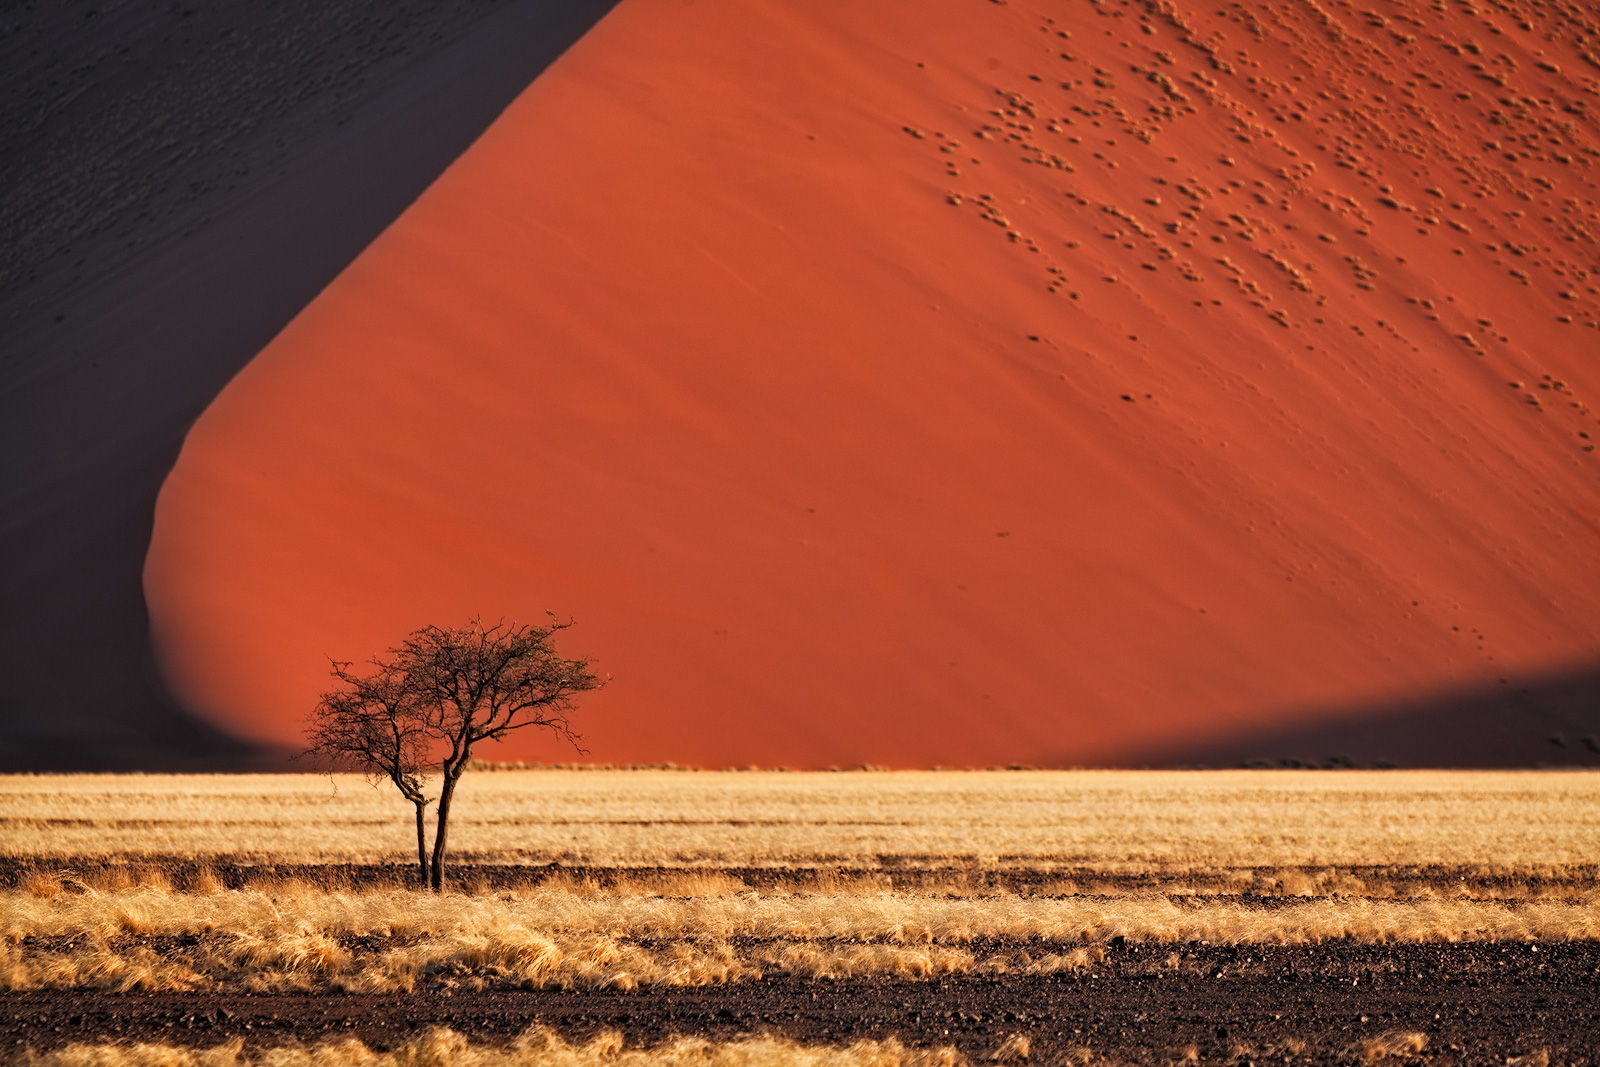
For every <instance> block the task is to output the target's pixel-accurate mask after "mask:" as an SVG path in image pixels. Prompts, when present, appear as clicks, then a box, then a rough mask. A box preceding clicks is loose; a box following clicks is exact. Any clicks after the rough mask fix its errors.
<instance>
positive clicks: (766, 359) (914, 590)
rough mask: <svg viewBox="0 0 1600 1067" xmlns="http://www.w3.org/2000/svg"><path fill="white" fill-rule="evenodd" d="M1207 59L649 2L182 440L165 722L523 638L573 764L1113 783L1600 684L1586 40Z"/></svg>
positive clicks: (168, 502)
mask: <svg viewBox="0 0 1600 1067" xmlns="http://www.w3.org/2000/svg"><path fill="white" fill-rule="evenodd" d="M1391 6H1393V5H1391ZM1227 10H1228V11H1230V12H1232V14H1230V15H1228V16H1221V15H1219V14H1218V13H1217V12H1218V9H1217V8H1216V7H1215V6H1214V5H1197V4H1193V3H1183V2H1180V3H1179V4H1177V5H1176V7H1175V8H1174V11H1175V14H1173V15H1172V16H1170V17H1169V16H1165V15H1163V16H1159V17H1158V16H1155V15H1150V14H1147V13H1146V9H1145V8H1144V7H1142V6H1136V5H1124V4H1117V3H1112V2H1108V3H1105V4H1101V5H1087V4H1084V5H1074V6H1071V7H1062V8H1056V7H1054V6H1037V7H1036V6H1035V5H1032V4H1027V3H1018V2H1012V3H1010V4H1006V5H998V4H991V3H978V2H974V0H926V2H918V3H909V2H902V3H888V2H882V3H869V4H810V3H801V2H771V3H747V4H737V5H729V4H693V5H689V4H683V3H678V2H669V0H624V2H623V3H622V4H621V6H620V7H618V8H617V9H616V10H615V11H614V12H613V13H612V14H611V15H610V16H609V17H608V18H606V19H605V20H604V21H603V22H602V23H601V24H600V25H599V26H598V27H596V28H595V29H594V30H593V31H592V32H591V33H590V34H589V35H588V36H587V37H586V38H584V40H582V41H581V42H580V43H579V44H578V45H577V46H576V47H575V48H574V49H573V50H572V51H571V52H570V53H569V54H568V55H567V56H565V57H564V58H563V59H562V60H561V61H559V62H558V63H557V64H556V65H555V66H554V67H553V68H551V69H550V71H549V72H548V73H547V74H545V75H544V76H543V77H541V78H540V79H539V80H538V81H536V82H535V83H534V84H533V85H531V86H530V87H529V88H528V89H527V91H526V92H524V93H523V95H522V96H521V98H520V99H519V100H518V101H517V102H516V103H515V104H514V105H513V106H512V107H511V108H510V109H509V110H508V111H507V112H506V113H505V114H504V115H503V116H502V117H501V118H500V120H499V121H498V122H497V123H496V124H495V125H494V126H493V127H492V128H491V129H490V130H489V132H488V133H487V134H486V135H485V136H484V137H483V138H482V140H481V141H480V142H479V143H478V144H476V145H475V146H474V147H473V148H472V149H471V150H470V151H468V152H467V153H466V155H464V156H463V157H462V158H461V159H460V160H459V161H458V162H457V163H456V164H455V165H454V166H453V167H452V168H451V169H450V170H449V171H448V172H447V173H446V174H445V175H444V176H443V177H441V178H440V180H439V181H438V182H437V183H436V184H435V185H434V186H433V187H432V188H431V189H430V190H429V192H428V193H427V194H426V195H425V196H423V197H422V199H420V200H419V201H418V202H417V203H416V204H415V205H414V206H413V207H412V208H411V210H409V211H408V212H407V213H406V214H405V215H404V216H403V217H402V218H401V219H400V220H399V221H397V222H396V223H395V224H394V225H393V226H392V227H391V228H390V229H389V231H388V232H387V233H385V234H384V236H383V237H382V238H380V239H379V240H378V241H377V242H375V243H374V244H373V245H372V247H371V248H369V249H368V250H367V252H366V253H365V254H364V255H362V256H361V257H360V258H359V259H358V260H356V261H355V262H354V263H353V264H351V266H350V267H349V268H348V269H347V270H346V271H345V272H344V274H343V275H341V277H340V278H339V279H338V280H337V281H336V282H335V283H334V284H333V285H331V286H330V287H329V288H328V289H327V290H326V291H325V292H324V293H323V294H322V295H321V296H320V297H319V298H318V299H317V300H316V301H315V302H314V303H313V304H312V305H311V306H310V307H308V308H307V309H306V310H305V312H304V313H303V314H301V315H300V316H299V318H297V319H296V320H295V321H294V322H293V323H292V324H291V325H290V326H289V327H288V328H287V329H286V330H285V331H284V332H283V333H282V334H281V335H280V336H279V337H278V338H277V339H276V340H275V341H274V342H273V343H272V344H271V345H270V346H269V347H268V348H267V349H266V350H265V351H264V352H262V353H261V355H260V356H259V357H258V358H257V359H256V360H255V361H254V362H253V363H252V364H251V365H250V366H249V367H248V368H247V369H246V370H245V371H244V372H243V373H242V374H240V375H239V377H238V378H237V380H235V381H234V382H233V384H232V385H230V386H229V388H228V389H227V390H226V391H225V392H224V393H223V395H222V396H221V397H220V398H219V399H218V400H217V401H216V403H215V404H214V405H213V406H212V407H211V409H210V410H209V411H208V412H207V413H206V414H205V416H204V417H203V418H202V419H201V420H200V421H199V423H198V424H197V425H196V426H195V428H194V430H193V431H192V432H191V434H190V435H189V438H188V442H187V445H186V447H185V449H184V452H183V455H182V457H181V459H180V460H179V462H178V464H177V467H176V469H175V470H174V471H173V473H172V475H171V477H170V478H169V480H168V482H167V484H166V487H165V489H164V490H163V493H162V496H161V500H160V506H159V510H158V514H157V523H156V530H155V537H154V541H153V544H152V547H151V551H150V556H149V560H148V564H147V569H146V587H147V592H148V596H149V601H150V606H151V612H152V618H153V623H154V628H155V633H156V636H157V641H158V647H159V650H160V653H161V657H162V663H163V665H164V669H165V671H166V673H167V676H168V678H169V679H170V681H171V683H172V685H173V686H174V687H175V689H176V691H177V692H178V693H179V694H180V696H181V697H182V698H183V699H184V700H185V701H187V702H188V703H189V704H190V705H191V706H193V707H195V708H196V709H199V710H201V711H202V712H203V713H205V714H207V715H209V716H210V717H212V718H214V719H215V720H216V721H218V722H219V723H222V724H224V725H226V726H228V727H231V728H233V729H237V730H239V731H242V732H244V733H246V734H248V735H250V736H253V737H258V738H264V739H270V740H275V741H280V742H286V743H290V744H293V743H295V742H296V741H297V740H298V738H299V731H300V720H301V718H302V716H303V715H304V714H305V712H306V711H307V710H308V708H309V707H310V706H311V704H312V703H313V702H314V701H315V699H316V696H317V694H318V692H319V691H320V690H321V689H322V688H323V687H324V684H325V682H326V679H327V675H326V657H327V656H334V657H337V658H340V659H358V660H359V659H362V658H365V657H366V656H367V655H369V654H371V653H373V652H376V651H379V650H381V649H382V648H384V647H387V646H389V645H391V644H393V643H395V642H397V641H398V640H399V639H400V638H401V637H402V636H403V635H404V634H405V633H406V632H407V631H409V630H411V629H413V628H415V627H417V626H420V625H423V624H426V623H432V622H437V623H443V624H455V623H459V622H461V621H464V620H465V619H466V618H467V617H469V616H473V615H483V616H485V617H488V618H491V619H492V618H499V617H501V616H504V617H507V618H513V619H519V620H523V621H537V620H539V619H541V618H544V617H545V616H544V612H545V611H546V610H547V609H548V610H553V611H556V612H558V613H560V614H561V615H563V616H565V615H568V614H570V615H572V616H574V617H575V618H576V619H577V620H578V623H579V625H578V626H577V627H576V628H574V629H573V630H571V631H568V632H567V633H566V634H564V635H563V640H564V642H565V645H564V646H563V647H564V648H565V649H566V650H568V651H570V652H573V653H580V652H581V653H585V654H588V655H592V656H593V657H595V658H596V659H597V661H598V666H599V668H600V669H601V670H602V671H607V672H610V673H612V674H613V675H614V680H613V682H612V684H611V685H610V686H609V687H608V688H607V689H606V690H605V691H603V692H602V693H601V694H599V695H596V696H594V697H593V698H592V699H590V700H588V701H587V702H586V704H585V705H584V708H583V711H582V712H581V713H580V717H579V720H578V722H577V726H578V728H579V729H580V731H581V732H582V733H583V734H584V736H585V744H586V746H587V747H588V749H589V750H590V752H591V754H592V756H593V757H594V758H596V759H602V760H624V761H636V760H638V761H657V760H676V761H682V762H695V763H702V764H713V765H721V764H728V763H735V764H741V765H742V764H747V763H755V764H761V765H778V764H786V765H791V766H807V765H824V766H825V765H827V764H830V763H840V764H843V763H846V762H860V761H871V762H876V763H887V764H893V765H916V764H921V765H929V764H940V763H953V764H962V765H966V764H986V763H998V762H1013V761H1016V762H1069V763H1090V762H1114V761H1117V760H1137V759H1138V757H1139V754H1140V753H1142V752H1147V751H1150V750H1152V749H1153V748H1156V747H1160V748H1162V749H1169V748H1170V747H1171V746H1173V745H1182V744H1184V743H1187V742H1191V741H1192V742H1197V743H1198V742H1201V741H1206V740H1212V739H1216V738H1219V737H1225V736H1228V735H1230V734H1232V733H1236V732H1239V731H1246V730H1250V729H1252V728H1255V727H1258V726H1260V725H1262V724H1266V723H1277V724H1282V723H1285V722H1291V721H1294V720H1295V718H1296V717H1297V716H1299V717H1305V716H1311V715H1315V714H1327V713H1328V712H1327V711H1326V709H1339V708H1343V709H1347V711H1348V713H1356V712H1358V711H1359V709H1360V708H1362V707H1366V706H1372V705H1375V704H1378V703H1381V702H1387V701H1394V700H1402V699H1406V698H1410V697H1416V696H1418V695H1421V694H1425V693H1429V692H1433V691H1436V690H1438V689H1440V688H1442V687H1447V686H1453V685H1461V684H1471V683H1476V682H1489V683H1494V682H1495V681H1496V680H1497V679H1498V678H1500V677H1515V676H1521V675H1524V674H1527V673H1531V672H1537V671H1541V670H1545V669H1548V668H1551V667H1555V666H1559V665H1563V664H1570V663H1574V662H1581V661H1585V660H1588V659H1592V657H1593V656H1594V655H1595V653H1596V651H1597V645H1600V642H1597V636H1600V553H1596V552H1595V551H1594V546H1595V542H1596V537H1597V533H1600V501H1597V499H1596V496H1595V491H1594V486H1595V485H1596V477H1597V475H1600V466H1597V463H1600V460H1597V458H1596V454H1595V453H1594V452H1593V451H1592V450H1591V448H1592V445H1591V442H1593V441H1594V440H1595V439H1596V438H1597V437H1600V423H1597V415H1600V412H1596V411H1592V410H1591V409H1590V408H1589V406H1588V405H1589V404H1590V403H1596V404H1600V375H1597V373H1596V371H1595V368H1594V365H1593V360H1592V358H1586V357H1587V356H1591V355H1592V353H1593V352H1594V351H1595V350H1596V348H1597V346H1600V333H1597V331H1596V329H1595V321H1596V313H1597V308H1600V297H1597V294H1596V285H1597V284H1600V283H1597V280H1596V277H1595V276H1594V272H1595V271H1596V269H1597V267H1600V262H1597V254H1596V244H1595V241H1596V237H1597V235H1600V221H1597V218H1596V191H1595V186H1594V178H1593V167H1594V164H1595V162H1596V161H1597V159H1600V156H1597V155H1596V153H1595V149H1596V147H1597V145H1600V138H1597V137H1596V129H1595V124H1594V118H1593V114H1594V111H1595V109H1596V108H1600V98H1597V97H1596V96H1595V95H1594V91H1595V85H1596V82H1595V78H1594V76H1593V75H1594V74H1596V73H1600V72H1597V71H1595V70H1594V69H1593V68H1589V67H1586V66H1585V64H1584V62H1583V60H1582V59H1581V58H1580V57H1579V54H1578V53H1579V51H1580V49H1579V48H1578V47H1577V46H1576V45H1575V44H1573V42H1574V41H1575V40H1576V39H1577V37H1578V36H1579V35H1580V34H1582V33H1591V34H1592V33H1593V32H1595V30H1596V29H1597V28H1600V25H1580V24H1578V23H1575V22H1573V21H1571V20H1572V19H1573V18H1576V17H1578V16H1574V15H1571V14H1570V13H1569V14H1568V15H1566V16H1562V18H1565V19H1567V20H1568V21H1565V22H1563V21H1559V20H1557V19H1556V17H1554V16H1550V15H1548V14H1546V13H1542V12H1533V11H1532V10H1531V9H1530V12H1529V13H1528V14H1527V15H1526V16H1525V17H1526V18H1527V19H1529V20H1531V21H1529V23H1528V25H1529V26H1530V27H1532V28H1531V29H1530V28H1524V27H1522V26H1519V24H1518V18H1519V16H1518V15H1517V14H1516V13H1514V12H1513V13H1510V14H1508V13H1507V12H1505V11H1502V10H1500V9H1498V8H1496V9H1492V10H1491V9H1488V8H1485V9H1481V10H1480V12H1479V13H1478V14H1477V15H1476V16H1471V17H1469V16H1467V15H1465V14H1461V13H1459V12H1458V11H1457V10H1456V8H1455V6H1454V5H1452V6H1451V9H1450V13H1442V12H1440V11H1438V10H1436V9H1435V8H1434V7H1431V6H1428V5H1425V4H1419V5H1409V6H1403V7H1394V10H1393V11H1389V9H1388V8H1386V9H1385V11H1386V12H1388V14H1386V15H1367V14H1362V13H1359V12H1356V11H1355V10H1354V9H1350V8H1335V9H1319V8H1316V7H1314V6H1301V5H1269V4H1263V3H1255V4H1249V5H1245V6H1235V7H1233V8H1229V9H1227ZM1047 15H1050V16H1053V17H1054V18H1056V20H1057V21H1051V18H1050V17H1047ZM1590 21H1591V22H1592V23H1595V22H1600V20H1596V19H1593V18H1591V19H1590ZM1506 101H1509V103H1507V102H1506ZM1490 142H1494V143H1495V147H1493V148H1489V147H1487V145H1488V144H1489V143H1490ZM1524 283H1526V284H1524ZM1512 383H1517V384H1512ZM1318 709H1323V710H1318ZM501 755H503V756H505V757H512V758H514V757H527V758H544V759H564V758H567V753H563V752H562V751H560V750H559V749H557V748H555V747H553V745H552V744H551V743H550V742H548V741H547V740H544V739H538V738H528V739H527V741H526V742H525V743H519V744H516V745H512V746H509V747H508V749H507V751H506V752H504V753H502V754H501Z"/></svg>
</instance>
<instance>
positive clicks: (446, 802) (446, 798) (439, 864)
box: [429, 770, 461, 893]
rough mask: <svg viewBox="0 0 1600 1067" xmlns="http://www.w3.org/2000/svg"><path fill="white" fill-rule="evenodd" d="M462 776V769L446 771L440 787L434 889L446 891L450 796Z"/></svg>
mask: <svg viewBox="0 0 1600 1067" xmlns="http://www.w3.org/2000/svg"><path fill="white" fill-rule="evenodd" d="M460 777H461V771H460V770H457V771H456V772H455V774H453V775H452V774H451V773H450V771H449V770H446V771H445V775H444V785H443V786H441V787H440V789H439V818H438V823H437V824H436V826H435V828H434V831H433V869H432V870H431V871H430V872H429V873H430V874H431V875H432V878H433V891H434V892H435V893H443V892H444V850H445V838H446V836H447V834H448V831H449V829H450V798H451V797H453V796H454V795H455V791H456V782H457V780H459V779H460Z"/></svg>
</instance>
